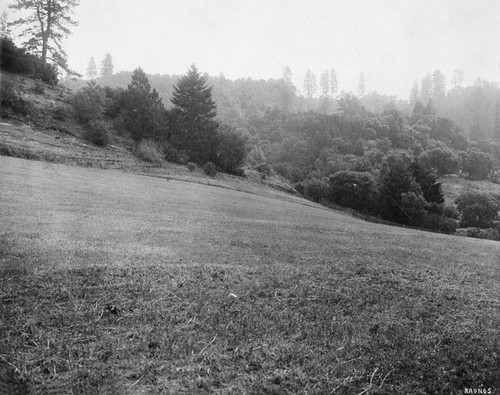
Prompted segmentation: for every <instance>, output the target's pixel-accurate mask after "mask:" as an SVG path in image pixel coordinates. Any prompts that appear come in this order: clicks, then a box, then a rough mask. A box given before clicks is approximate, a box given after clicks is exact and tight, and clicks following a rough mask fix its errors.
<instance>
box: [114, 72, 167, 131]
mask: <svg viewBox="0 0 500 395" xmlns="http://www.w3.org/2000/svg"><path fill="white" fill-rule="evenodd" d="M122 115H123V120H124V126H125V128H126V129H127V130H128V131H129V132H130V134H131V135H132V138H133V139H134V140H135V141H140V140H142V139H148V138H150V139H155V140H161V139H162V138H163V137H164V135H163V121H164V119H163V117H164V116H165V108H164V107H163V103H162V101H161V99H160V96H159V95H158V92H157V91H156V89H151V85H150V84H149V80H148V77H147V76H146V73H145V72H144V71H143V70H142V69H141V68H140V67H139V68H137V69H135V70H134V73H133V74H132V81H131V82H130V84H128V87H127V90H126V91H125V93H124V106H123V110H122Z"/></svg>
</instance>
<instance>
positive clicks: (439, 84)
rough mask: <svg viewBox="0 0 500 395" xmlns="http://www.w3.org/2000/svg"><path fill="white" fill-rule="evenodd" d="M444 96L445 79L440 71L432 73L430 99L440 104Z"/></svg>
mask: <svg viewBox="0 0 500 395" xmlns="http://www.w3.org/2000/svg"><path fill="white" fill-rule="evenodd" d="M445 94H446V79H445V77H444V74H443V73H442V72H441V70H436V71H434V73H432V97H433V99H434V101H435V102H441V101H442V100H443V99H444V97H445Z"/></svg>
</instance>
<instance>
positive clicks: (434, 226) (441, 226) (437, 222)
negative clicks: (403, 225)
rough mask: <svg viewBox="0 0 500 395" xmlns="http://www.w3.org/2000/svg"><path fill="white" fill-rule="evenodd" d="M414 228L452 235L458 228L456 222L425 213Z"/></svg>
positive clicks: (441, 216)
mask: <svg viewBox="0 0 500 395" xmlns="http://www.w3.org/2000/svg"><path fill="white" fill-rule="evenodd" d="M416 226H418V227H421V228H424V229H430V230H437V231H439V232H443V233H448V234H454V233H455V231H456V230H457V228H458V221H457V220H455V219H452V218H448V217H445V216H443V215H438V214H435V213H425V214H423V215H422V216H421V217H420V218H419V220H418V222H417V224H416Z"/></svg>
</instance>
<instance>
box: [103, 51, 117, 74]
mask: <svg viewBox="0 0 500 395" xmlns="http://www.w3.org/2000/svg"><path fill="white" fill-rule="evenodd" d="M113 67H114V66H113V58H112V57H111V55H110V54H109V53H107V54H106V56H105V57H104V59H103V60H102V62H101V77H109V76H112V75H113Z"/></svg>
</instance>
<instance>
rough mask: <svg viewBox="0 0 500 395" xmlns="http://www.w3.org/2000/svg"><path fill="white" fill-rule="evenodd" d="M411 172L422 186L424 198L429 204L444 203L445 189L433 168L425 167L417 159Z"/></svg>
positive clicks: (412, 165) (411, 167)
mask: <svg viewBox="0 0 500 395" xmlns="http://www.w3.org/2000/svg"><path fill="white" fill-rule="evenodd" d="M410 171H411V172H412V174H413V176H414V177H415V181H416V182H417V183H418V185H420V188H421V190H422V194H423V195H424V198H425V200H426V201H427V202H429V203H437V204H443V203H444V195H443V188H442V186H441V183H440V182H438V176H437V173H436V171H434V170H433V169H432V168H430V169H429V168H425V167H423V166H422V165H421V164H420V163H419V161H418V159H415V160H414V161H413V162H412V164H411V166H410Z"/></svg>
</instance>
